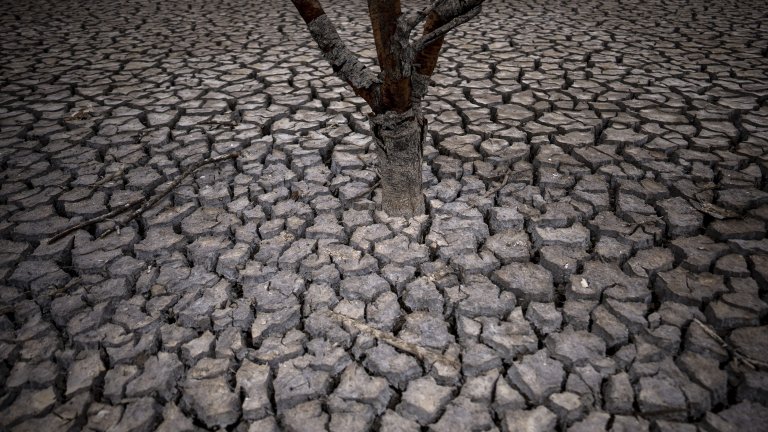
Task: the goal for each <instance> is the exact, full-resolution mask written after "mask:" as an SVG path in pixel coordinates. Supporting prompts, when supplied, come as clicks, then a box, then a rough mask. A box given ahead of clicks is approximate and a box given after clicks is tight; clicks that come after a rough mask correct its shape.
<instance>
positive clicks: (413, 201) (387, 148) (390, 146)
mask: <svg viewBox="0 0 768 432" xmlns="http://www.w3.org/2000/svg"><path fill="white" fill-rule="evenodd" d="M370 122H371V130H372V131H373V139H374V141H375V142H376V157H377V160H378V164H379V165H378V168H379V178H380V179H381V208H382V210H384V211H385V212H386V213H387V214H388V215H389V216H403V217H406V218H409V217H412V216H417V215H420V214H424V211H425V206H424V194H423V193H422V189H421V185H422V177H421V162H422V149H423V147H424V136H425V134H426V130H427V124H426V121H425V119H424V117H423V116H422V114H421V111H420V110H409V111H406V112H404V113H397V112H394V111H388V112H386V113H384V114H379V115H376V116H372V117H371V118H370Z"/></svg>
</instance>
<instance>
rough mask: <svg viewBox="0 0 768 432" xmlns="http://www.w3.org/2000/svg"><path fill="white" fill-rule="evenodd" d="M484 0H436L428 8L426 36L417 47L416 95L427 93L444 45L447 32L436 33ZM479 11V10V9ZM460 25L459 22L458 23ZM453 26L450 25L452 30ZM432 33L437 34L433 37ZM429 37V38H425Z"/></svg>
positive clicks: (422, 95)
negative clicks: (417, 84)
mask: <svg viewBox="0 0 768 432" xmlns="http://www.w3.org/2000/svg"><path fill="white" fill-rule="evenodd" d="M483 1H484V0H436V1H435V2H434V3H432V5H431V6H430V7H429V8H428V9H429V10H430V12H429V15H428V16H427V22H425V23H424V32H423V34H424V37H422V38H421V39H420V41H422V42H423V43H422V44H418V43H417V45H419V47H418V48H417V49H415V52H416V54H415V59H414V73H413V77H414V78H416V79H418V81H419V89H418V90H416V89H414V93H415V94H414V97H416V98H418V99H421V98H422V97H424V95H425V94H426V90H427V86H428V84H429V77H430V76H432V73H433V72H434V71H435V67H436V66H437V58H438V56H439V55H440V48H442V46H443V39H444V37H445V33H447V31H446V32H443V33H442V34H436V33H435V32H436V31H438V30H439V29H440V28H442V27H443V26H445V25H449V24H450V23H451V21H452V20H453V19H455V18H457V17H459V16H462V15H465V14H467V13H468V12H470V11H471V10H472V9H474V8H476V7H479V6H480V5H482V3H483ZM478 12H479V11H478ZM457 25H458V24H457ZM451 28H452V27H448V30H450V29H451ZM430 34H432V35H434V36H436V37H432V36H430ZM425 38H428V39H425Z"/></svg>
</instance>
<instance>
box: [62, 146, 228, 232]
mask: <svg viewBox="0 0 768 432" xmlns="http://www.w3.org/2000/svg"><path fill="white" fill-rule="evenodd" d="M238 156H240V152H232V153H227V154H225V155H221V156H216V157H212V158H208V159H203V160H200V161H198V162H197V163H195V164H193V165H192V166H190V167H189V168H187V169H186V170H185V171H184V172H183V173H181V175H179V176H178V177H176V179H174V180H173V182H172V183H171V184H170V186H168V188H167V189H166V190H165V191H163V192H162V193H160V194H158V195H156V196H154V197H152V198H150V199H148V198H146V197H145V198H140V199H137V200H133V201H131V202H128V203H125V204H122V205H120V206H118V207H117V208H115V209H114V210H112V211H110V212H108V213H105V214H103V215H101V216H96V217H93V218H91V219H88V220H85V221H83V222H80V223H77V224H75V225H72V226H70V227H68V228H65V229H64V230H62V231H59V232H58V233H56V234H55V235H54V236H53V237H51V238H50V239H49V240H48V244H51V243H54V242H56V241H58V240H61V239H62V238H64V237H66V236H67V235H68V234H71V233H73V232H75V231H77V230H79V229H82V228H86V227H89V226H91V225H94V224H97V223H99V222H103V221H105V220H107V219H113V218H114V217H115V216H118V215H120V214H123V213H125V212H127V211H128V210H131V209H133V208H135V207H139V206H141V207H139V208H138V209H137V210H136V211H134V212H133V213H131V215H130V216H129V217H128V218H126V219H124V220H122V221H119V222H116V223H117V225H116V227H113V228H110V229H108V230H106V231H104V232H103V233H102V234H101V235H100V236H99V238H103V237H106V236H107V235H108V234H110V233H112V232H114V231H116V230H117V229H119V227H120V226H124V225H125V224H127V223H128V222H130V221H132V220H133V219H135V218H136V217H138V216H140V215H141V214H142V213H143V212H145V211H146V210H147V209H149V208H150V207H152V206H153V205H155V204H157V202H158V201H160V200H161V199H163V198H164V197H165V196H166V195H168V194H169V193H170V192H171V191H172V190H173V189H175V188H176V187H177V186H178V185H179V184H180V183H181V182H182V181H184V179H185V178H187V177H188V176H189V175H190V174H192V173H194V172H195V171H197V170H198V169H199V168H201V167H203V166H205V165H209V164H212V163H218V162H221V161H223V160H227V159H235V158H237V157H238Z"/></svg>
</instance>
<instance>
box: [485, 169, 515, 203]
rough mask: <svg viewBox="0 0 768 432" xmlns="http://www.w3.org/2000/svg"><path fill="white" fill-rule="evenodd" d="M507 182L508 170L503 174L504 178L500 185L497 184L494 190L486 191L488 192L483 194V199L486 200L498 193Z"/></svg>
mask: <svg viewBox="0 0 768 432" xmlns="http://www.w3.org/2000/svg"><path fill="white" fill-rule="evenodd" d="M508 181H509V170H507V172H505V173H504V178H503V179H502V180H501V183H499V185H498V186H496V187H494V188H491V189H490V190H488V192H486V193H485V194H483V198H488V197H489V196H491V195H493V194H495V193H496V192H498V191H500V190H501V189H502V188H503V187H504V186H506V185H507V182H508Z"/></svg>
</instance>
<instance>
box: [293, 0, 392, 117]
mask: <svg viewBox="0 0 768 432" xmlns="http://www.w3.org/2000/svg"><path fill="white" fill-rule="evenodd" d="M291 1H292V2H293V5H294V6H296V10H298V11H299V15H301V18H302V19H304V22H305V23H306V24H307V28H309V33H310V34H311V35H312V39H314V40H315V42H317V45H318V46H319V47H320V51H321V52H322V53H323V57H325V59H326V60H327V61H328V63H330V64H331V67H332V68H333V71H334V72H335V73H336V75H337V76H338V77H339V78H341V79H342V80H344V81H346V82H347V84H349V85H350V86H351V87H352V90H353V91H354V92H355V94H356V95H358V96H360V97H361V98H363V99H365V101H366V102H367V103H368V105H370V106H371V108H372V109H373V110H374V111H376V110H379V109H381V108H380V107H381V95H380V91H381V90H380V84H381V81H380V80H379V78H378V77H377V76H376V74H375V73H373V72H371V70H370V69H368V68H367V67H365V65H364V64H362V63H361V62H360V60H359V59H358V58H357V56H356V55H355V53H353V52H352V51H350V50H349V48H347V46H346V45H345V44H344V42H343V41H342V40H341V37H339V34H338V32H336V27H334V25H333V23H332V22H331V20H330V18H328V15H326V14H325V11H324V10H323V6H322V5H321V4H320V2H319V1H318V0H291Z"/></svg>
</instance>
